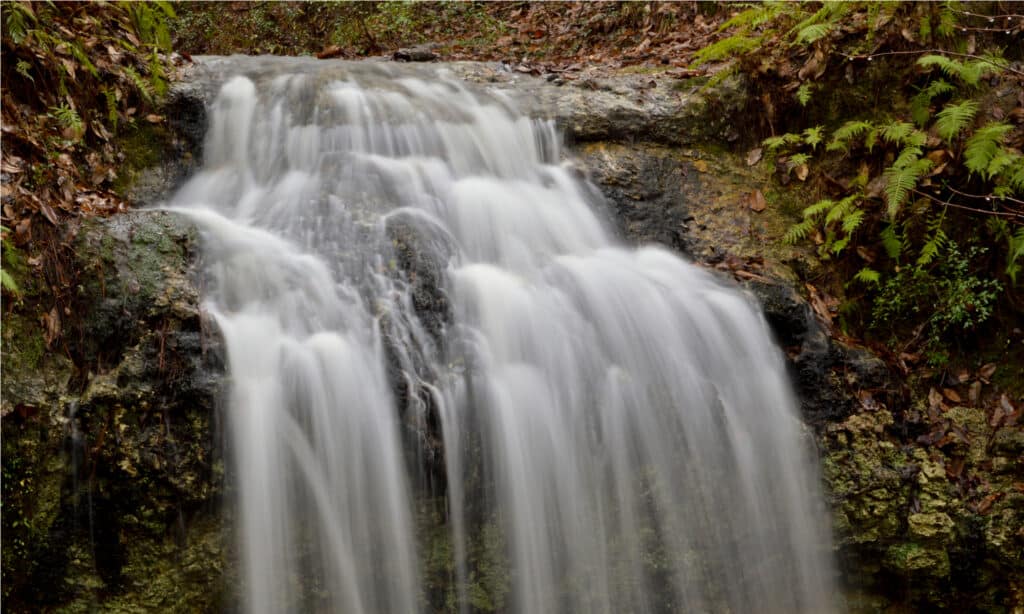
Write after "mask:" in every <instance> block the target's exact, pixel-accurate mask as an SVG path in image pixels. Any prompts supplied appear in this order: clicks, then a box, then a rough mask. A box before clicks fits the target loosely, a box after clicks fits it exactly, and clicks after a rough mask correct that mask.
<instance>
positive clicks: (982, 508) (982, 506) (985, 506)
mask: <svg viewBox="0 0 1024 614" xmlns="http://www.w3.org/2000/svg"><path fill="white" fill-rule="evenodd" d="M1002 498H1003V493H1001V492H994V493H992V494H991V495H989V496H987V497H985V498H984V499H982V500H981V503H979V504H978V507H977V512H978V513H979V514H984V513H986V512H988V511H989V510H990V509H992V505H993V504H995V502H996V501H998V500H1000V499H1002Z"/></svg>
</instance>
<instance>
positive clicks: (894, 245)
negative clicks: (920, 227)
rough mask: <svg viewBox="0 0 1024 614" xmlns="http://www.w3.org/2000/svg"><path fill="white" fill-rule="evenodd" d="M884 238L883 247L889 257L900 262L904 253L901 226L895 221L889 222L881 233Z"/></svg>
mask: <svg viewBox="0 0 1024 614" xmlns="http://www.w3.org/2000/svg"><path fill="white" fill-rule="evenodd" d="M879 238H881V240H882V248H883V249H884V250H885V254H886V255H887V256H889V258H891V259H893V260H895V261H897V262H899V259H900V256H901V255H902V254H903V237H901V236H900V231H899V226H898V225H896V224H895V223H892V224H889V225H888V226H886V227H885V228H883V229H882V232H881V233H879Z"/></svg>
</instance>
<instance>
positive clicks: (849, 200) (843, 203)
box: [825, 192, 860, 224]
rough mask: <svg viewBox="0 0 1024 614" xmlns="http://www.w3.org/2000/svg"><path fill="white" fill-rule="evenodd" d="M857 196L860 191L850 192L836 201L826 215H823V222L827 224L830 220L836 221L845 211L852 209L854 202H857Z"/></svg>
mask: <svg viewBox="0 0 1024 614" xmlns="http://www.w3.org/2000/svg"><path fill="white" fill-rule="evenodd" d="M859 198H860V193H859V192H858V193H856V194H851V195H849V196H847V197H846V198H844V199H842V200H840V201H839V202H837V203H836V204H835V206H834V207H832V209H831V210H830V211H829V212H828V215H826V216H825V223H826V224H828V223H831V222H837V221H839V220H840V219H842V218H844V217H846V215H847V213H849V212H850V211H851V210H852V209H853V207H854V204H855V203H856V202H857V200H858V199H859Z"/></svg>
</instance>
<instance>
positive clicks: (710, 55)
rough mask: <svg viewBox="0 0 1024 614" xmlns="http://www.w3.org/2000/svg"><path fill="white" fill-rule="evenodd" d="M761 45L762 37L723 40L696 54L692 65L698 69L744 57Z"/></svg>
mask: <svg viewBox="0 0 1024 614" xmlns="http://www.w3.org/2000/svg"><path fill="white" fill-rule="evenodd" d="M760 44H761V38H760V37H752V36H742V35H737V36H730V37H729V38H723V39H722V40H720V41H718V42H716V43H712V44H710V45H708V46H707V47H705V48H703V49H701V50H700V51H698V52H697V53H695V54H694V56H693V62H692V63H691V64H690V65H691V66H692V67H694V68H696V67H698V66H700V65H701V64H707V63H709V62H718V61H720V60H724V59H727V58H732V57H735V56H738V55H743V54H744V53H747V52H748V51H751V50H753V49H756V48H757V47H758V45H760Z"/></svg>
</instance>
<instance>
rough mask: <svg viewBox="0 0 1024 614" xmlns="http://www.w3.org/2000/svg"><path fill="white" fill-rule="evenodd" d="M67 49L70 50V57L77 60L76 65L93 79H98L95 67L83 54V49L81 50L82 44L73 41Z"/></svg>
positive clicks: (98, 75) (98, 74)
mask: <svg viewBox="0 0 1024 614" xmlns="http://www.w3.org/2000/svg"><path fill="white" fill-rule="evenodd" d="M68 48H69V49H70V50H71V55H73V56H74V57H75V59H76V60H78V63H79V64H80V65H81V66H82V68H84V69H85V70H86V72H88V73H89V74H90V75H92V76H93V78H96V79H99V78H100V73H99V71H97V70H96V66H94V65H93V63H92V61H90V60H89V56H88V55H87V54H86V53H85V49H83V48H82V44H81V43H79V42H78V41H73V42H72V43H71V44H70V45H68Z"/></svg>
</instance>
